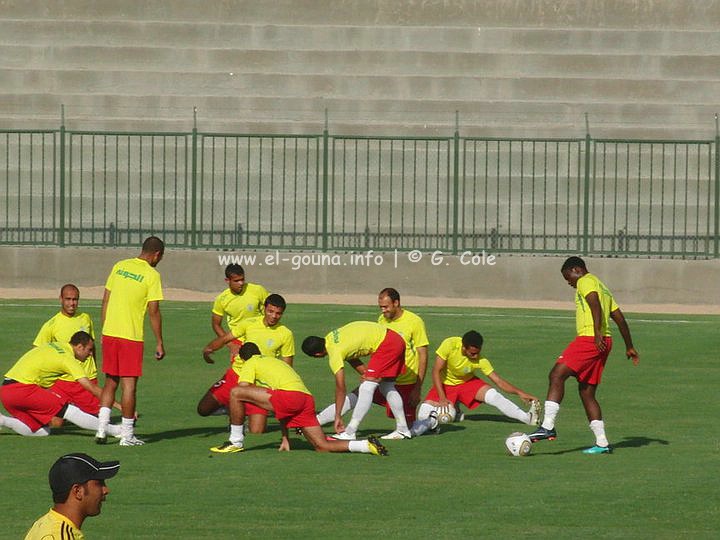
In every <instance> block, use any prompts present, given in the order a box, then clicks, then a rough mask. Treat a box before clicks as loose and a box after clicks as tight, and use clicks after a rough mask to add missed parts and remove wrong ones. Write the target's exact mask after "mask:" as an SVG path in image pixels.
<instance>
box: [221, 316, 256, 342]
mask: <svg viewBox="0 0 720 540" xmlns="http://www.w3.org/2000/svg"><path fill="white" fill-rule="evenodd" d="M213 313H214V312H213ZM254 320H255V319H254V318H252V317H251V318H250V319H243V320H241V321H240V322H238V323H237V324H235V325H234V326H232V327H231V328H230V332H231V333H232V335H233V336H235V337H236V338H237V339H240V340H243V341H244V339H243V338H245V334H247V328H248V325H249V323H251V322H253V321H254Z"/></svg>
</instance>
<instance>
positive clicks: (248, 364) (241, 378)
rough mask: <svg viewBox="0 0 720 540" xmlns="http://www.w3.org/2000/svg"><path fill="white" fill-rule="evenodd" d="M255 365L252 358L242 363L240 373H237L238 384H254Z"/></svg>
mask: <svg viewBox="0 0 720 540" xmlns="http://www.w3.org/2000/svg"><path fill="white" fill-rule="evenodd" d="M255 364H256V361H254V360H253V359H252V358H250V359H249V360H246V361H245V362H243V364H242V367H240V371H238V382H246V383H249V384H254V383H255Z"/></svg>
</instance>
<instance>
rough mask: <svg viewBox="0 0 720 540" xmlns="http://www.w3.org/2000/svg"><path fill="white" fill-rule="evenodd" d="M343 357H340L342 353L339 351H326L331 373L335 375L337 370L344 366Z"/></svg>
mask: <svg viewBox="0 0 720 540" xmlns="http://www.w3.org/2000/svg"><path fill="white" fill-rule="evenodd" d="M344 362H345V359H344V358H343V357H342V354H340V353H339V352H337V351H335V352H330V351H328V365H329V366H330V371H332V374H333V375H335V374H336V373H337V372H338V371H340V370H341V369H343V367H344V365H343V364H344Z"/></svg>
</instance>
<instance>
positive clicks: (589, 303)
mask: <svg viewBox="0 0 720 540" xmlns="http://www.w3.org/2000/svg"><path fill="white" fill-rule="evenodd" d="M560 271H561V273H562V276H563V278H565V281H567V282H568V285H570V286H571V287H573V288H574V289H577V293H576V294H575V305H576V311H575V321H576V323H575V326H576V330H577V337H576V338H575V340H574V341H573V342H572V343H570V345H568V347H567V348H566V349H565V350H564V351H563V353H562V354H561V355H560V356H559V357H558V359H557V362H556V363H555V366H554V367H553V368H552V370H550V375H549V376H548V378H549V379H550V383H549V387H548V393H547V400H546V401H545V417H544V418H543V422H542V424H541V426H540V427H539V428H538V429H537V430H536V431H535V432H533V433H530V439H531V440H532V441H533V442H536V441H540V440H543V439H548V440H553V439H555V438H556V437H557V432H556V431H555V418H556V417H557V414H558V411H559V410H560V403H561V402H562V399H563V396H564V395H565V380H566V379H567V378H568V377H575V378H576V379H577V381H578V390H579V392H580V399H581V400H582V403H583V407H584V408H585V414H586V415H587V419H588V421H589V422H590V430H591V431H592V432H593V433H594V434H595V445H594V446H592V447H590V448H587V449H586V450H583V452H584V453H586V454H609V453H611V452H612V447H611V446H610V443H609V442H608V439H607V436H606V435H605V423H604V422H603V419H602V411H601V409H600V404H599V403H598V401H597V399H596V398H595V392H596V390H597V387H598V385H599V384H600V379H601V378H602V373H603V370H604V368H605V363H606V362H607V358H608V355H609V354H610V350H611V349H612V338H611V337H610V325H609V319H612V320H613V321H615V324H616V325H617V327H618V330H620V335H621V336H622V338H623V340H624V341H625V355H626V356H627V357H628V358H629V359H632V361H633V364H635V365H637V364H638V362H639V361H640V356H639V355H638V353H637V351H636V350H635V347H634V346H633V342H632V336H631V335H630V329H629V328H628V325H627V322H626V321H625V316H624V315H623V313H622V311H620V308H619V307H618V306H617V304H616V303H615V299H614V298H613V295H612V293H611V292H610V291H609V290H608V288H607V287H606V286H605V285H604V284H603V282H602V281H600V280H599V279H598V278H597V277H596V276H595V275H593V274H591V273H590V272H588V270H587V266H586V265H585V261H583V260H582V259H581V258H580V257H569V258H568V259H567V260H566V261H565V262H564V263H563V265H562V268H561V269H560Z"/></svg>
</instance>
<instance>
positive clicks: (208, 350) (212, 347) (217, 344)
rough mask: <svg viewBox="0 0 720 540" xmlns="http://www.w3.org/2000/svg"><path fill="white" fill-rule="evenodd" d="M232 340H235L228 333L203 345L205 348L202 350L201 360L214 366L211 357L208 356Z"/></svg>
mask: <svg viewBox="0 0 720 540" xmlns="http://www.w3.org/2000/svg"><path fill="white" fill-rule="evenodd" d="M233 339H235V336H234V335H233V333H232V332H228V333H226V334H223V335H222V336H218V337H216V338H215V339H213V340H212V341H211V342H210V343H208V344H207V345H205V348H204V349H203V358H204V359H205V361H206V362H207V363H208V364H214V363H215V360H213V358H212V356H210V355H211V354H212V353H214V352H215V351H217V350H218V349H220V348H221V347H223V346H224V345H225V344H227V343H230V342H231V341H232V340H233Z"/></svg>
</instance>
